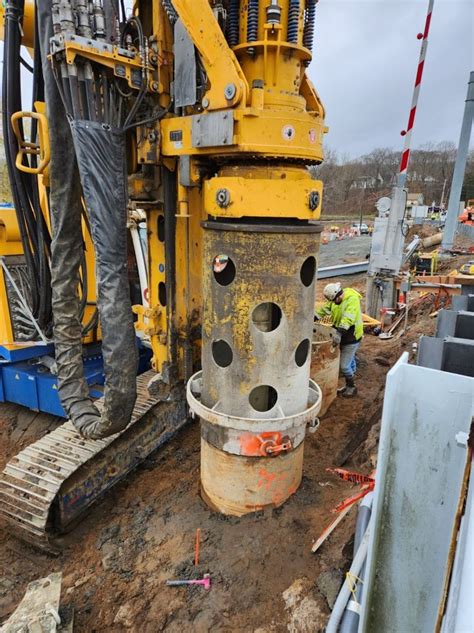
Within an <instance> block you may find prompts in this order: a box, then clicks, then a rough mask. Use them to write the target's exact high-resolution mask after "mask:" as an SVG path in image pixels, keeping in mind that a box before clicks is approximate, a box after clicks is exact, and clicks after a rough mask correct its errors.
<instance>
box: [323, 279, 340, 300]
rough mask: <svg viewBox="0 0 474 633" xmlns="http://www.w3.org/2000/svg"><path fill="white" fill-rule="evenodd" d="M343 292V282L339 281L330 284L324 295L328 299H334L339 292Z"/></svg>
mask: <svg viewBox="0 0 474 633" xmlns="http://www.w3.org/2000/svg"><path fill="white" fill-rule="evenodd" d="M341 292H342V288H341V284H340V283H339V282H337V283H335V284H328V285H327V286H326V287H325V288H324V290H323V295H324V296H325V297H326V299H327V300H328V301H334V299H335V298H336V297H337V295H338V294H339V293H341Z"/></svg>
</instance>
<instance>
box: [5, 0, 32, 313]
mask: <svg viewBox="0 0 474 633" xmlns="http://www.w3.org/2000/svg"><path fill="white" fill-rule="evenodd" d="M23 8H24V2H21V1H20V2H15V3H14V2H7V4H6V7H5V27H4V59H3V78H2V111H3V134H4V146H5V158H6V164H7V169H8V176H9V180H10V184H11V189H12V197H13V203H14V205H15V211H16V215H17V219H18V226H19V230H20V235H21V241H22V246H23V253H24V257H25V262H26V266H27V271H28V279H29V285H30V300H31V308H32V311H33V314H34V316H35V317H36V316H38V305H39V294H40V289H39V284H38V271H37V261H35V259H36V254H35V247H36V246H37V243H36V242H37V240H36V230H35V226H34V221H33V218H32V209H31V206H30V198H29V196H28V188H27V186H26V182H25V179H24V178H23V176H25V174H22V173H21V172H19V171H18V170H17V169H16V166H15V160H16V155H17V152H18V142H17V139H16V137H15V135H14V133H13V130H12V127H11V116H12V114H13V113H15V112H18V111H19V110H21V93H20V46H21V32H20V24H21V20H22V17H23Z"/></svg>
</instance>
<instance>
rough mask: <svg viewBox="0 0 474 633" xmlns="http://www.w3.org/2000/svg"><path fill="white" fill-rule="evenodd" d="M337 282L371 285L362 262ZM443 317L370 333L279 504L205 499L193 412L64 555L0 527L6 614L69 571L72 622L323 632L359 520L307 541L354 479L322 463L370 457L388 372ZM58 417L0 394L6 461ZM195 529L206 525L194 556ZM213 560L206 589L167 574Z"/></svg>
mask: <svg viewBox="0 0 474 633" xmlns="http://www.w3.org/2000/svg"><path fill="white" fill-rule="evenodd" d="M342 281H343V283H348V282H349V281H350V285H351V286H353V287H354V286H355V287H357V288H360V289H361V290H362V289H363V288H364V287H365V277H364V276H363V275H359V276H357V277H352V278H350V280H348V279H347V278H346V279H345V280H342ZM321 287H322V284H319V292H320V290H321ZM434 328H435V319H432V318H430V317H429V316H428V314H427V312H426V310H425V311H423V310H422V311H421V312H420V313H419V314H418V316H417V319H416V321H415V320H412V321H411V323H410V328H409V330H408V332H407V334H406V336H403V337H400V333H397V336H396V337H395V338H393V339H391V340H389V341H382V340H380V339H378V338H377V337H375V336H373V335H370V334H367V335H366V337H365V338H364V342H363V344H362V346H361V349H360V353H359V372H358V380H357V383H358V387H359V395H358V397H357V398H355V399H353V400H344V399H342V398H338V399H337V401H336V402H334V404H333V405H332V406H331V408H330V409H329V411H328V413H327V414H326V415H325V416H324V417H323V418H322V420H321V426H320V428H319V430H318V431H317V432H316V433H314V434H308V436H307V439H306V443H305V461H304V477H303V482H302V485H301V487H300V488H299V490H298V491H297V492H296V494H295V495H294V496H293V497H292V498H291V499H290V500H289V501H288V502H287V503H286V504H285V505H284V506H283V507H281V508H279V509H276V510H269V511H265V512H262V513H258V514H256V515H252V516H247V517H244V518H241V519H234V518H231V519H229V518H225V517H223V516H220V515H218V514H216V513H213V512H212V511H210V510H209V509H208V508H207V506H206V505H205V504H204V503H203V502H202V500H201V498H200V496H199V428H198V425H197V424H196V423H193V424H190V425H189V426H188V427H187V428H186V429H185V430H184V431H183V432H181V433H180V434H179V435H178V436H177V437H176V438H175V439H174V440H173V441H172V442H170V444H168V445H167V446H166V447H165V448H164V449H163V450H161V451H158V452H157V453H155V454H153V455H152V456H150V457H149V458H148V459H147V460H146V461H145V462H144V463H143V464H142V465H141V466H140V467H139V468H138V469H137V470H136V471H135V472H134V473H133V474H131V475H130V476H129V477H127V479H126V480H125V481H123V482H122V483H121V484H120V485H118V486H117V487H116V488H115V489H113V490H112V491H111V492H110V493H109V494H108V496H107V497H106V498H105V499H104V500H103V501H102V502H101V503H100V505H97V506H96V507H95V508H93V509H92V511H91V512H90V513H89V515H88V516H87V517H86V518H85V519H84V520H83V521H82V523H81V524H80V525H79V526H78V527H77V528H76V529H75V530H74V531H73V532H72V533H70V534H68V535H66V536H65V537H63V538H62V541H61V546H62V553H61V554H60V555H59V556H57V557H52V556H50V555H48V554H45V553H41V552H38V551H36V550H34V549H32V548H30V547H28V546H27V545H24V544H23V543H21V542H19V541H18V540H16V539H15V537H14V536H12V535H10V534H9V533H7V532H6V531H5V530H2V532H1V535H0V570H1V571H0V622H2V621H3V620H4V619H5V618H7V616H8V615H9V614H10V613H11V612H12V611H13V610H14V608H15V606H16V605H17V603H18V601H19V600H20V599H21V597H22V595H23V593H24V591H25V588H26V585H27V584H28V582H30V581H32V580H34V579H36V578H38V577H41V576H45V575H47V574H49V573H51V572H54V571H62V573H63V591H62V596H63V599H62V602H63V604H66V605H71V606H72V607H73V608H74V610H75V629H74V630H75V631H76V632H87V633H89V632H90V633H92V632H95V631H97V632H109V631H110V632H112V631H113V632H120V631H134V632H137V633H138V632H139V633H148V632H149V633H155V632H157V631H167V632H169V633H175V632H176V633H184V632H187V631H196V632H198V633H199V632H201V631H202V632H206V631H213V632H220V631H243V632H247V631H249V632H250V631H252V632H257V631H258V633H265V632H270V631H272V632H280V631H281V632H284V631H290V632H292V633H305V632H312V633H313V632H316V631H321V630H322V629H323V627H324V625H325V623H326V621H327V617H328V614H329V605H331V604H332V602H333V600H334V598H335V595H336V594H337V592H338V589H339V587H340V585H341V583H342V581H343V572H344V571H345V570H347V568H348V563H349V562H350V559H351V557H352V533H353V529H354V522H355V512H354V511H352V512H351V513H350V514H349V515H348V517H346V518H345V519H344V521H343V522H342V523H341V524H340V525H339V527H338V528H337V530H336V532H335V533H334V534H333V535H332V536H331V537H330V539H329V540H328V541H327V542H326V543H325V544H324V545H323V546H322V548H321V549H320V550H319V552H318V553H317V554H312V553H311V545H312V543H313V541H314V540H315V539H316V538H317V537H318V536H319V534H320V533H321V531H322V529H323V528H324V527H325V526H326V525H327V524H328V522H330V521H331V520H332V518H333V516H334V515H331V512H330V510H331V508H332V507H334V506H335V505H336V504H337V503H338V502H339V501H340V500H341V499H343V498H344V497H346V496H349V495H350V494H352V493H353V492H354V488H352V487H351V486H350V485H349V484H347V483H344V482H341V481H339V480H336V479H335V478H334V477H333V476H331V475H329V474H328V473H326V472H325V469H326V468H328V467H334V466H344V467H347V468H356V469H358V470H359V471H360V472H363V473H366V474H368V473H369V472H370V471H371V470H372V468H373V465H374V460H375V454H376V442H377V429H378V422H379V420H380V414H381V406H382V398H383V388H384V382H385V375H386V373H387V371H388V370H389V369H390V366H391V365H393V363H394V362H395V361H396V360H397V359H398V358H399V356H400V354H401V352H402V351H404V350H407V351H409V352H410V353H412V345H413V343H414V342H416V341H417V340H418V337H419V335H420V334H421V333H424V334H430V333H432V332H433V331H434ZM58 423H59V420H57V419H54V418H52V417H51V416H47V415H44V414H35V413H33V412H30V411H27V410H25V409H22V408H20V407H16V406H10V405H3V406H1V407H0V467H2V466H3V465H4V464H5V463H6V462H7V461H8V459H9V458H10V457H11V456H12V455H14V454H15V453H17V452H18V451H19V450H21V449H22V448H23V447H25V446H26V445H27V444H29V443H31V442H33V441H34V440H35V439H37V438H39V437H40V436H42V435H43V434H44V433H45V432H47V431H48V430H51V429H52V428H54V427H55V425H57V424H58ZM367 438H368V439H367ZM2 527H3V526H2ZM196 528H200V529H201V533H202V545H201V562H200V565H199V567H198V568H195V567H194V565H193V556H194V552H193V549H194V537H195V531H196ZM205 572H208V573H210V574H211V578H212V589H211V591H210V592H205V591H204V590H203V589H202V588H200V587H195V588H181V587H179V588H175V587H166V586H165V580H166V579H168V578H186V577H188V578H190V577H197V576H201V575H202V574H203V573H205Z"/></svg>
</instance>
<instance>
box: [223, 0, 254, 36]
mask: <svg viewBox="0 0 474 633" xmlns="http://www.w3.org/2000/svg"><path fill="white" fill-rule="evenodd" d="M257 15H258V13H257ZM239 17H240V1H239V0H230V2H229V8H228V10H227V24H226V38H227V43H228V44H229V46H230V47H231V48H234V46H237V44H238V43H239Z"/></svg>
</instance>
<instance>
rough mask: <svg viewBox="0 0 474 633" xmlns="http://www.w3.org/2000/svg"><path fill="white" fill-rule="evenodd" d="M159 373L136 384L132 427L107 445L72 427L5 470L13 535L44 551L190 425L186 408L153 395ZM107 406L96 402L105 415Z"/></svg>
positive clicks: (0, 500)
mask: <svg viewBox="0 0 474 633" xmlns="http://www.w3.org/2000/svg"><path fill="white" fill-rule="evenodd" d="M153 375H154V372H146V373H144V374H142V375H141V376H139V377H138V378H137V394H138V395H137V401H136V404H135V408H134V410H133V414H132V420H131V422H130V424H129V425H128V427H127V428H126V429H125V430H124V431H121V432H120V433H117V434H115V435H113V436H111V437H108V438H106V439H104V440H85V439H84V438H82V437H81V436H80V435H79V433H78V432H77V431H76V429H75V428H74V426H73V425H72V423H71V422H66V423H65V424H63V425H61V426H60V427H58V428H57V429H55V430H54V431H53V432H52V433H49V434H48V435H45V436H44V437H42V438H41V439H40V440H38V441H37V442H34V443H33V444H31V445H30V446H28V447H27V448H25V449H24V450H23V451H21V453H19V454H18V455H16V456H15V457H13V459H12V460H11V461H10V462H9V463H8V464H7V465H6V466H5V469H4V470H3V473H2V474H1V477H0V515H1V516H3V518H4V519H6V521H7V523H8V524H9V527H10V529H11V531H12V532H13V533H14V534H15V535H16V536H18V537H19V538H21V539H22V540H25V541H28V542H29V543H31V544H33V545H35V546H37V547H39V548H41V549H47V550H52V549H55V547H54V544H53V543H52V541H51V539H52V537H53V536H54V535H55V534H57V533H58V532H61V531H64V530H65V528H66V527H67V526H69V525H71V524H73V523H74V521H77V519H78V518H79V517H80V516H81V515H82V514H84V513H85V511H87V509H88V508H89V507H90V505H91V504H92V503H93V502H95V501H96V500H97V499H98V498H100V497H101V496H102V495H103V494H104V492H106V491H107V490H108V489H109V488H110V487H111V486H112V485H114V484H115V483H116V482H117V481H118V480H120V479H122V478H123V477H124V476H125V475H126V474H127V473H128V472H130V470H132V469H133V468H134V467H135V466H136V465H137V464H138V463H139V462H140V461H142V460H143V459H144V458H145V457H146V456H147V455H149V454H150V453H151V452H152V451H153V450H154V449H155V448H157V447H158V446H160V445H161V444H163V443H164V442H165V441H167V440H168V439H169V438H170V437H172V436H173V435H174V434H175V433H176V432H177V431H178V430H179V428H181V426H183V425H184V424H185V422H186V413H185V409H184V406H183V405H182V404H179V403H161V402H160V401H159V400H157V399H156V398H154V397H151V396H150V395H149V394H148V390H147V384H148V381H149V379H150V378H151V377H152V376H153ZM101 405H102V400H98V401H97V406H98V408H99V409H100V408H101Z"/></svg>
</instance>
